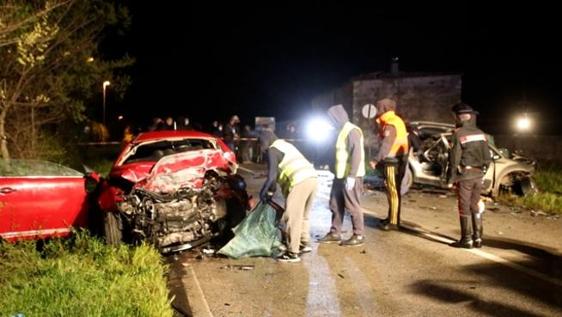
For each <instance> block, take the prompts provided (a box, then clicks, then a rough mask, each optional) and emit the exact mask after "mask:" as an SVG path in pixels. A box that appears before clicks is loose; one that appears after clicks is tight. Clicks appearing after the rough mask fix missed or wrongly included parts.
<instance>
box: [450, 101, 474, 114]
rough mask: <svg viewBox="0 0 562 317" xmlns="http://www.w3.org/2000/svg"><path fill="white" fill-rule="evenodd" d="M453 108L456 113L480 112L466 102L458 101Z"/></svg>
mask: <svg viewBox="0 0 562 317" xmlns="http://www.w3.org/2000/svg"><path fill="white" fill-rule="evenodd" d="M451 110H452V111H453V112H454V113H455V114H463V113H469V114H479V113H478V111H476V110H474V109H472V107H471V106H469V105H467V104H466V103H464V102H460V103H457V104H456V105H454V106H453V108H452V109H451Z"/></svg>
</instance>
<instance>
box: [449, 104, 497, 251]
mask: <svg viewBox="0 0 562 317" xmlns="http://www.w3.org/2000/svg"><path fill="white" fill-rule="evenodd" d="M452 111H453V113H454V115H455V120H456V124H457V127H458V128H457V129H455V132H454V133H453V138H452V146H451V151H450V153H449V170H448V175H447V176H448V183H449V184H450V185H449V186H450V187H452V185H453V184H455V185H456V189H457V199H458V206H459V219H460V225H461V238H460V240H458V241H456V242H454V243H453V244H452V246H455V247H459V248H467V249H470V248H472V247H473V246H474V247H476V248H480V247H482V234H483V226H482V212H481V211H480V208H479V206H478V203H479V201H480V192H481V190H482V179H483V177H484V174H485V173H486V170H487V168H488V165H489V164H490V162H491V161H492V159H491V155H490V149H489V147H488V139H487V137H486V134H485V133H484V132H482V130H480V129H478V127H477V126H476V115H477V114H478V112H476V111H474V109H472V107H470V106H469V105H467V104H465V103H458V104H456V105H454V106H453V108H452ZM471 220H472V227H471ZM473 230H474V232H473Z"/></svg>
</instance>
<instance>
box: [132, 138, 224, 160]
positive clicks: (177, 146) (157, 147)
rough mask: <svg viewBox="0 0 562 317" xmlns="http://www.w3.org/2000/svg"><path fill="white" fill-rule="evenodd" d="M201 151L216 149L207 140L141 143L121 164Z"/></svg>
mask: <svg viewBox="0 0 562 317" xmlns="http://www.w3.org/2000/svg"><path fill="white" fill-rule="evenodd" d="M203 149H216V147H215V144H214V143H213V142H212V141H211V140H208V139H183V140H174V141H170V140H164V141H158V142H152V143H143V144H140V145H137V146H136V147H134V148H133V149H132V150H131V153H132V154H130V155H129V157H127V159H126V160H125V162H124V163H123V164H127V163H133V162H155V161H158V160H159V159H161V158H162V157H164V156H166V155H171V154H176V153H181V152H187V151H196V150H203Z"/></svg>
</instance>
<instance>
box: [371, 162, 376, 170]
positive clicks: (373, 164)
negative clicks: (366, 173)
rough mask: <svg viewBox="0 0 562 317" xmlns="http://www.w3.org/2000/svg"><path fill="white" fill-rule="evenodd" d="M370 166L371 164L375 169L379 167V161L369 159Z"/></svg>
mask: <svg viewBox="0 0 562 317" xmlns="http://www.w3.org/2000/svg"><path fill="white" fill-rule="evenodd" d="M369 166H371V168H372V169H375V168H376V167H377V161H369Z"/></svg>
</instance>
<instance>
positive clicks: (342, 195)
mask: <svg viewBox="0 0 562 317" xmlns="http://www.w3.org/2000/svg"><path fill="white" fill-rule="evenodd" d="M328 117H329V118H330V120H331V121H332V124H333V125H334V127H335V128H336V129H337V130H339V132H338V137H337V139H336V144H335V150H336V153H335V164H334V166H333V168H332V171H333V172H334V174H335V177H334V182H333V184H332V191H331V192H330V210H331V211H332V226H331V228H330V232H328V233H327V234H326V235H325V236H324V237H323V238H321V239H320V240H318V242H320V243H339V244H340V245H342V246H358V245H362V244H363V243H364V241H365V238H364V236H363V230H364V226H365V225H364V223H363V210H362V209H361V206H360V198H361V192H362V190H363V176H365V150H364V148H363V143H364V142H363V132H362V131H361V128H359V127H358V126H356V125H354V124H353V123H351V122H349V117H348V116H347V112H346V111H345V109H344V107H343V106H342V105H336V106H333V107H330V109H328ZM346 209H347V210H349V212H350V214H351V224H352V226H353V235H352V236H351V237H350V238H349V239H348V240H344V241H342V240H341V227H342V223H343V218H344V213H345V210H346Z"/></svg>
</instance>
